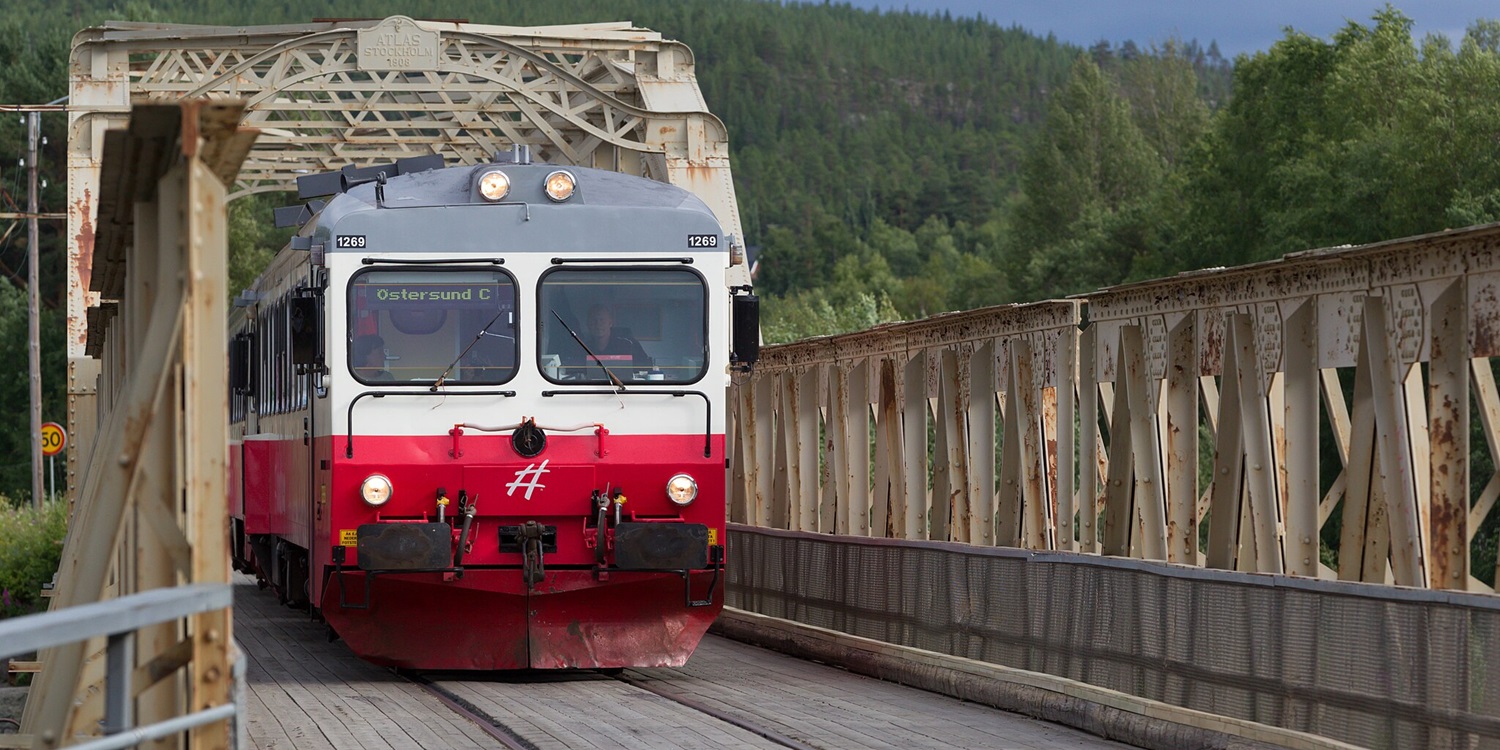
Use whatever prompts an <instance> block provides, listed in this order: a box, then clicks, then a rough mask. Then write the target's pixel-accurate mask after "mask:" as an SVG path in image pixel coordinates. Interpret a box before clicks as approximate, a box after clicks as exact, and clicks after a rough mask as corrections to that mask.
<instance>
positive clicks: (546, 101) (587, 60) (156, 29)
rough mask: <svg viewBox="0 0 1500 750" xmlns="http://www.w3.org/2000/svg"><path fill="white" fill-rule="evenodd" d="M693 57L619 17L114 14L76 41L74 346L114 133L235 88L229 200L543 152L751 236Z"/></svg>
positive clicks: (79, 336)
mask: <svg viewBox="0 0 1500 750" xmlns="http://www.w3.org/2000/svg"><path fill="white" fill-rule="evenodd" d="M693 66H694V62H693V56H692V52H691V51H690V50H689V49H688V48H687V47H686V46H684V45H683V44H680V43H678V42H674V41H670V40H664V39H662V38H661V35H660V34H657V33H655V32H652V31H648V30H645V29H637V28H633V27H631V26H630V25H629V24H628V23H607V24H590V25H576V26H553V27H535V28H520V27H502V26H481V25H476V24H467V23H453V22H429V21H414V20H412V19H410V18H405V17H401V16H394V17H391V18H387V19H384V20H368V21H348V22H327V23H315V24H308V25H298V26H247V27H225V26H188V25H162V24H134V23H110V24H106V25H104V26H100V27H96V28H91V29H86V30H84V31H82V32H80V33H79V34H78V35H77V36H76V37H75V39H74V44H73V56H72V65H71V71H72V72H71V90H70V93H71V95H72V99H71V104H70V106H69V112H70V126H71V136H72V137H71V139H70V145H69V195H70V196H71V198H70V203H71V204H72V205H71V207H70V211H69V217H70V218H69V226H70V232H69V234H70V236H71V237H73V238H74V242H73V248H72V250H73V257H72V260H73V261H74V262H73V264H72V266H73V268H74V269H76V271H75V272H76V274H77V277H76V279H75V281H76V283H75V285H74V286H73V289H74V290H75V291H76V292H79V293H78V294H77V295H76V297H77V300H78V301H77V304H76V309H75V306H74V305H70V313H71V314H70V320H71V321H72V326H71V328H70V334H72V335H71V337H70V355H72V356H79V355H81V354H82V345H83V333H84V324H83V308H84V302H83V294H82V293H81V292H82V291H84V290H87V289H88V285H89V278H88V277H89V273H90V269H91V267H92V254H91V251H92V246H91V243H92V233H93V229H94V227H93V216H92V214H93V211H92V209H93V206H92V205H91V199H90V198H89V196H90V195H92V194H93V193H94V192H95V191H96V190H97V187H96V186H97V174H98V153H99V149H100V147H101V145H102V133H103V131H104V130H105V129H108V128H110V127H118V126H119V124H120V123H121V122H122V121H123V118H124V116H125V112H126V110H127V109H128V107H129V105H130V104H131V103H132V102H136V101H140V100H148V101H160V102H176V101H179V100H182V99H185V98H233V99H236V100H242V101H244V102H246V110H245V117H244V121H243V122H241V123H240V125H241V126H242V127H253V128H257V129H259V130H260V131H261V133H262V135H261V137H260V139H259V140H258V141H257V142H256V145H255V147H254V149H253V150H252V151H251V152H250V154H249V156H248V157H247V158H246V160H245V162H244V165H243V167H242V168H241V170H240V173H239V175H238V176H237V177H236V178H235V180H234V183H233V188H232V193H231V199H232V198H235V197H239V196H243V195H247V194H250V193H256V192H265V191H277V190H290V189H292V187H293V185H294V180H295V178H296V177H297V176H298V175H302V174H307V173H309V172H320V171H328V170H334V169H338V168H341V167H343V166H346V165H355V166H367V165H369V164H375V163H385V162H389V161H391V160H392V159H395V158H401V157H407V156H419V155H425V154H433V153H436V154H442V155H443V156H444V157H445V158H446V159H447V160H448V161H449V163H463V164H473V163H480V162H484V161H489V160H490V159H491V158H493V156H494V154H495V153H496V152H497V151H501V150H505V149H507V148H509V146H510V145H511V144H528V145H530V146H531V147H532V150H533V153H534V154H535V155H536V156H537V157H538V158H540V159H542V160H545V161H549V162H552V163H557V164H571V165H582V166H590V167H598V168H603V169H611V170H615V171H621V172H627V173H631V174H639V175H643V176H646V177H650V178H653V179H657V180H661V181H663V182H669V183H672V184H676V185H680V186H682V187H684V188H686V189H689V190H692V191H693V192H695V193H696V194H698V195H699V196H701V197H702V198H703V199H704V201H705V202H707V203H708V204H709V206H710V207H711V208H713V210H714V211H715V213H716V214H717V215H718V217H719V219H720V221H721V223H723V224H724V225H725V227H726V230H727V231H729V232H732V233H735V234H739V233H740V222H739V212H738V209H737V208H736V203H735V198H734V185H733V181H732V178H731V175H730V170H729V146H728V134H727V131H726V129H725V127H724V124H723V123H722V122H721V121H720V120H719V119H718V118H717V117H715V116H714V115H713V114H711V113H709V112H708V111H707V107H706V105H705V104H704V101H703V96H702V94H701V92H700V91H699V90H698V85H697V79H696V77H695V73H694V67H693Z"/></svg>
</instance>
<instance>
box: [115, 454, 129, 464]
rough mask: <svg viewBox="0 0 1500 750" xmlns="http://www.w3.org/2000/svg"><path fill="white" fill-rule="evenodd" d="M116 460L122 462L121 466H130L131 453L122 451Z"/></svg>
mask: <svg viewBox="0 0 1500 750" xmlns="http://www.w3.org/2000/svg"><path fill="white" fill-rule="evenodd" d="M116 460H117V461H119V462H120V465H121V466H129V465H130V455H129V454H126V453H121V454H120V457H119V458H118V459H116Z"/></svg>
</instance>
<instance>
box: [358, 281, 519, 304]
mask: <svg viewBox="0 0 1500 750" xmlns="http://www.w3.org/2000/svg"><path fill="white" fill-rule="evenodd" d="M359 290H360V291H361V292H362V293H363V294H364V297H365V299H366V300H369V301H373V302H374V303H375V304H376V305H379V306H381V307H392V306H405V305H422V306H427V305H440V306H448V307H453V306H462V307H469V306H474V307H492V308H498V306H500V305H501V304H506V305H508V304H509V303H510V302H511V289H510V285H508V284H506V285H501V284H417V283H413V284H362V285H360V287H359Z"/></svg>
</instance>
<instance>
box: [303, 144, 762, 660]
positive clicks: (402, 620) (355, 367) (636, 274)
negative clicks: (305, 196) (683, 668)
mask: <svg viewBox="0 0 1500 750" xmlns="http://www.w3.org/2000/svg"><path fill="white" fill-rule="evenodd" d="M310 226H314V225H310ZM307 235H308V237H309V239H310V243H309V244H311V245H321V247H322V248H323V253H322V266H323V267H324V268H325V269H326V272H322V275H321V277H320V275H319V274H320V272H319V271H318V269H317V266H318V261H317V259H316V257H314V259H313V260H312V266H313V268H314V270H313V273H312V275H311V276H310V278H313V279H315V280H317V279H320V278H321V280H322V281H323V283H322V284H321V285H319V284H313V285H311V286H312V287H314V288H317V287H319V286H321V289H320V293H321V299H322V303H321V308H322V309H321V318H322V321H323V329H324V331H325V332H326V333H325V334H324V335H323V337H322V339H323V341H324V342H325V346H324V350H323V351H322V352H321V357H320V362H319V363H318V364H317V365H316V366H315V368H314V369H319V368H320V369H321V372H322V375H321V379H320V380H319V381H318V384H319V386H320V389H319V393H318V398H317V401H318V402H319V403H320V404H322V405H323V406H324V407H325V412H324V413H326V415H327V416H326V418H324V419H321V420H319V419H317V418H314V420H313V422H314V423H315V424H318V425H319V426H318V427H315V428H313V429H312V432H313V433H315V434H314V435H313V439H312V440H311V441H310V444H311V446H312V455H311V456H310V457H309V460H310V461H311V471H310V473H311V476H312V481H311V486H312V488H313V489H312V492H311V496H312V502H313V504H314V507H313V511H312V515H313V519H312V527H313V529H314V532H313V534H312V538H313V546H314V549H313V550H312V553H311V556H312V559H313V560H315V561H319V562H320V563H321V569H320V573H321V574H319V575H314V576H311V579H312V580H311V582H310V585H311V586H312V587H313V588H314V590H313V591H312V592H310V593H311V600H312V601H313V602H316V603H317V604H318V606H319V607H320V608H321V611H322V613H323V615H324V616H325V617H326V618H327V620H328V622H329V624H330V625H332V627H333V628H334V629H335V630H336V631H337V632H338V634H339V635H340V636H341V637H342V638H343V639H344V640H345V641H347V642H348V644H349V646H350V647H351V648H352V649H353V650H354V651H355V652H356V653H358V654H359V655H361V656H362V657H364V658H366V659H368V660H370V661H373V662H376V663H380V664H387V665H393V666H401V667H409V668H418V669H516V668H543V669H547V668H570V667H584V668H615V667H626V666H678V665H681V664H683V663H685V662H686V660H687V658H688V656H689V655H690V654H691V653H692V651H693V649H694V648H695V647H696V645H697V643H698V641H699V640H700V639H701V638H702V636H703V634H704V632H705V631H706V630H707V628H708V627H709V625H710V624H711V623H712V622H713V620H714V618H715V617H716V615H717V614H718V612H719V610H720V608H721V607H722V603H723V596H722V591H723V585H724V576H723V566H724V560H725V547H724V545H725V526H724V525H725V483H726V466H727V461H726V455H725V442H724V422H725V393H726V385H727V382H728V372H729V370H730V367H731V351H730V349H731V346H730V342H729V338H730V336H729V333H730V329H731V318H732V313H731V309H732V308H734V307H736V305H735V304H734V292H735V291H737V290H733V289H729V288H726V282H725V278H726V274H725V271H726V269H727V268H728V267H729V265H730V263H731V255H730V252H729V250H730V248H729V245H730V238H729V237H727V236H725V235H724V233H723V232H722V230H721V229H720V226H719V224H718V222H717V221H716V220H715V218H714V216H713V214H712V212H711V211H709V210H708V209H707V207H706V206H704V205H703V203H702V202H701V201H700V200H698V199H697V198H696V197H694V196H692V195H691V194H690V193H688V192H686V191H683V190H681V189H678V188H675V187H672V186H669V185H664V184H661V183H657V182H653V181H649V180H645V179H640V178H634V177H628V176H623V175H619V174H615V173H612V172H604V171H599V170H592V169H571V168H570V169H558V168H554V167H550V166H546V165H541V164H527V163H519V164H500V165H487V166H481V167H476V168H454V169H444V170H434V171H429V172H423V173H418V174H413V175H408V176H402V177H398V178H392V179H390V180H389V181H388V182H386V183H384V184H380V185H366V186H363V187H359V188H355V189H353V190H351V191H349V193H348V194H346V195H344V196H341V197H339V198H336V199H335V200H334V201H332V202H331V203H330V204H329V206H328V208H327V209H325V210H324V211H323V213H322V215H321V216H320V217H319V218H318V220H317V221H316V223H315V227H314V228H312V229H311V230H310V231H309V232H307ZM315 250H316V248H314V251H315ZM744 291H747V290H744ZM738 307H740V308H742V309H752V310H753V307H751V308H746V306H745V305H738ZM742 317H743V316H742ZM314 570H319V568H316V567H315V568H314Z"/></svg>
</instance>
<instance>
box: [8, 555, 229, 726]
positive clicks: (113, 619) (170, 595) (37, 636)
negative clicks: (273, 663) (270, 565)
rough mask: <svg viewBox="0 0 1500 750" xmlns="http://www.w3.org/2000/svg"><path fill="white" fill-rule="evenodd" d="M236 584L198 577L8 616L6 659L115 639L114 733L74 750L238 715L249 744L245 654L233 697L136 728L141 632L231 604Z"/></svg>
mask: <svg viewBox="0 0 1500 750" xmlns="http://www.w3.org/2000/svg"><path fill="white" fill-rule="evenodd" d="M233 605H234V589H233V588H232V587H231V586H230V585H229V584H226V583H194V584H189V585H185V586H176V587H173V588H163V589H152V590H150V591H144V592H141V593H139V594H130V595H128V596H122V597H119V598H118V599H110V600H107V601H102V602H95V603H92V604H82V605H78V606H74V607H68V608H66V609H59V610H54V611H51V612H42V613H38V614H34V615H25V616H23V617H16V618H12V619H8V620H3V621H0V659H9V658H11V657H14V656H19V655H21V654H26V653H30V652H33V651H41V650H43V649H48V648H54V647H56V646H62V645H66V644H69V643H76V642H78V641H85V640H88V639H90V638H98V637H107V638H108V639H109V645H108V648H107V652H106V656H105V678H104V732H105V734H106V735H107V736H105V737H102V738H99V739H97V740H92V741H90V742H85V743H80V744H77V745H71V746H70V747H72V748H74V750H113V749H114V748H125V747H131V746H133V745H138V744H140V743H143V742H149V741H151V740H156V739H160V738H163V737H168V736H171V735H173V734H176V733H178V732H182V731H184V730H186V729H190V728H192V727H196V726H201V725H204V724H209V723H212V722H215V721H221V720H224V719H230V720H231V721H232V722H233V727H234V733H233V735H232V736H234V737H235V739H236V742H235V746H236V747H245V746H246V743H245V742H243V741H242V738H241V737H240V735H241V733H242V732H243V731H244V730H245V705H244V701H243V696H244V693H245V690H244V681H245V657H244V655H243V654H240V655H239V656H238V657H237V658H236V659H235V661H234V689H233V690H231V691H230V702H228V703H225V704H222V705H218V706H214V707H213V708H208V709H204V710H202V711H197V712H194V713H191V714H187V715H184V716H179V717H176V718H173V719H169V720H167V721H161V722H157V723H155V724H148V725H146V726H144V727H133V726H131V724H132V723H133V720H132V717H131V711H130V704H131V700H132V696H133V695H134V693H135V691H134V690H133V689H132V686H131V673H132V672H133V671H134V669H135V666H134V662H135V635H136V632H137V631H139V630H141V629H142V628H147V627H150V626H152V625H160V624H162V623H168V622H173V621H175V620H179V619H182V618H184V617H188V616H191V615H196V614H201V613H203V612H210V611H213V610H218V609H228V608H230V607H232V606H233Z"/></svg>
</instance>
